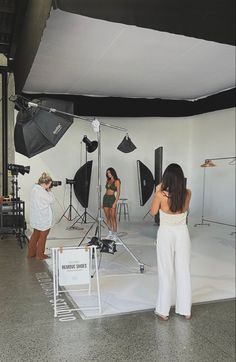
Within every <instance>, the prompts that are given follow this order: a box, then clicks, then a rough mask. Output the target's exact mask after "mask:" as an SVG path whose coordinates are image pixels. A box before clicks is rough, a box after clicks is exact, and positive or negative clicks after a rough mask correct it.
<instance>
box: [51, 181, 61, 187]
mask: <svg viewBox="0 0 236 362" xmlns="http://www.w3.org/2000/svg"><path fill="white" fill-rule="evenodd" d="M57 186H61V181H52V183H51V187H57Z"/></svg>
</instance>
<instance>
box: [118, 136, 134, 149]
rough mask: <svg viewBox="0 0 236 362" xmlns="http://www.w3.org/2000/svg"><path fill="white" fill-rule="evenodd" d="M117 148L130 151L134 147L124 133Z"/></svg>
mask: <svg viewBox="0 0 236 362" xmlns="http://www.w3.org/2000/svg"><path fill="white" fill-rule="evenodd" d="M117 149H118V150H119V151H121V152H123V153H130V152H132V151H134V150H135V149H136V146H135V145H134V144H133V142H132V141H131V139H130V137H129V135H128V134H126V135H125V137H124V138H123V140H122V142H121V143H120V144H119V146H118V147H117Z"/></svg>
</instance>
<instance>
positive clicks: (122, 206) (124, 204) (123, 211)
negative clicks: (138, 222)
mask: <svg viewBox="0 0 236 362" xmlns="http://www.w3.org/2000/svg"><path fill="white" fill-rule="evenodd" d="M117 215H118V219H119V221H120V218H121V216H122V215H123V216H124V220H126V218H127V220H128V221H129V205H128V199H119V201H118V204H117Z"/></svg>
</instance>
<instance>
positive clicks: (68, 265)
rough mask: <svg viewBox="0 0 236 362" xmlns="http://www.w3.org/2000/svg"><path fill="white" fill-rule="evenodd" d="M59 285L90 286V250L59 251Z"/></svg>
mask: <svg viewBox="0 0 236 362" xmlns="http://www.w3.org/2000/svg"><path fill="white" fill-rule="evenodd" d="M58 255H59V263H58V264H59V285H61V286H63V285H81V284H89V282H90V273H89V250H88V249H85V248H81V249H69V250H68V249H67V250H63V249H62V251H59V253H58Z"/></svg>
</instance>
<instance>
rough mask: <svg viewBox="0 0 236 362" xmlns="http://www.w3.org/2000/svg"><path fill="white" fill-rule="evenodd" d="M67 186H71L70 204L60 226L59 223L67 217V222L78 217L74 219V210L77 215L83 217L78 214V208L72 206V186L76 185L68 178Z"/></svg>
mask: <svg viewBox="0 0 236 362" xmlns="http://www.w3.org/2000/svg"><path fill="white" fill-rule="evenodd" d="M66 184H69V185H70V203H69V205H68V207H67V208H66V210H65V212H64V213H63V214H62V216H61V217H60V219H59V220H58V222H57V224H59V222H60V221H61V220H62V218H63V217H65V218H66V220H68V221H73V220H74V219H75V218H76V216H74V217H73V218H72V210H74V212H75V213H76V215H78V216H79V217H81V215H80V214H79V213H78V211H77V210H76V208H75V207H74V206H73V205H72V185H73V184H74V180H69V179H68V178H66ZM67 212H68V216H66V213H67Z"/></svg>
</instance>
